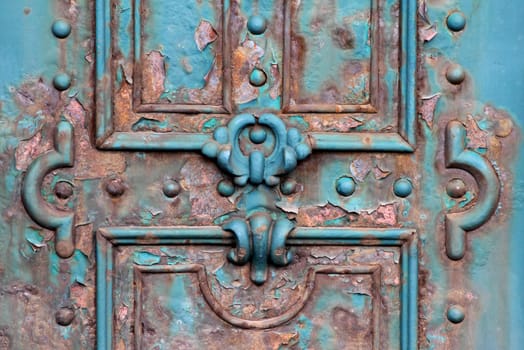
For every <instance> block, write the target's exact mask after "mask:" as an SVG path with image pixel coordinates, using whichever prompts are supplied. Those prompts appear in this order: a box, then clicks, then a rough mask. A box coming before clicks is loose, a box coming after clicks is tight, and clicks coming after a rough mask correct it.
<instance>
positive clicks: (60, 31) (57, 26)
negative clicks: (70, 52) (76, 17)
mask: <svg viewBox="0 0 524 350" xmlns="http://www.w3.org/2000/svg"><path fill="white" fill-rule="evenodd" d="M51 32H52V33H53V35H54V36H56V37H57V38H59V39H64V38H67V37H68V36H69V34H71V24H70V23H69V22H67V21H65V20H63V19H58V20H56V21H54V23H53V25H52V26H51Z"/></svg>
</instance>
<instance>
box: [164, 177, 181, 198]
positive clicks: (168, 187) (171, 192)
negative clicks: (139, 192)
mask: <svg viewBox="0 0 524 350" xmlns="http://www.w3.org/2000/svg"><path fill="white" fill-rule="evenodd" d="M181 190H182V187H180V184H179V183H178V182H177V181H175V180H167V181H166V182H164V187H163V188H162V191H163V192H164V194H165V195H166V197H169V198H174V197H176V196H178V194H179V193H180V191H181Z"/></svg>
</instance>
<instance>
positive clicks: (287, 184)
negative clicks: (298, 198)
mask: <svg viewBox="0 0 524 350" xmlns="http://www.w3.org/2000/svg"><path fill="white" fill-rule="evenodd" d="M297 186H298V184H297V182H296V181H295V180H293V179H287V180H285V181H284V182H282V183H281V184H280V191H281V192H282V194H284V195H286V196H289V195H290V194H293V193H295V192H296V191H297Z"/></svg>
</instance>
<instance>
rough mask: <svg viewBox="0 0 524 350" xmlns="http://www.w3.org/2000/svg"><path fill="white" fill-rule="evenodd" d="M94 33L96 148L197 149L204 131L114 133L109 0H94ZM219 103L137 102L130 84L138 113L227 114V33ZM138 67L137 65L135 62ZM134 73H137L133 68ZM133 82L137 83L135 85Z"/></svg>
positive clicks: (138, 2) (136, 31) (135, 30)
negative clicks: (142, 103)
mask: <svg viewBox="0 0 524 350" xmlns="http://www.w3.org/2000/svg"><path fill="white" fill-rule="evenodd" d="M141 3H142V1H141V0H135V1H134V5H133V7H134V8H133V16H134V27H133V33H134V44H135V45H134V50H135V68H136V67H137V63H138V62H139V61H140V58H141V54H142V52H141V43H140V41H141V30H140V28H141V20H140V17H141V15H140V8H141V6H142V5H141ZM95 14H96V16H95V17H96V20H95V32H96V95H95V96H96V97H95V99H96V132H95V138H96V145H97V147H98V148H100V149H116V150H142V151H152V150H166V151H167V150H182V151H189V150H199V149H200V148H201V147H202V145H203V144H204V143H205V142H206V141H207V140H208V139H209V135H207V134H199V133H196V134H188V133H169V134H154V133H147V132H141V133H135V132H115V131H114V129H113V101H112V94H113V91H112V86H113V84H112V81H111V80H112V79H113V72H112V69H111V59H112V52H113V47H112V45H113V40H112V37H111V20H112V16H113V15H114V14H113V10H112V6H111V1H110V0H96V6H95ZM222 22H223V31H224V33H226V32H227V30H228V18H227V16H226V15H225V14H223V21H222ZM223 37H224V38H223V39H224V40H223V42H222V50H223V52H224V55H223V101H224V105H223V106H211V105H162V104H146V105H140V104H137V100H138V99H137V97H136V96H137V93H136V92H137V91H140V88H139V86H138V85H137V82H138V81H140V79H136V82H135V84H134V85H133V90H134V99H133V101H134V102H133V104H134V105H135V106H134V108H135V109H136V110H137V111H138V112H144V113H147V112H171V113H173V112H176V113H227V112H229V110H230V109H231V107H230V100H231V98H230V91H231V88H230V84H231V78H230V75H231V73H230V66H231V64H230V49H229V45H230V44H229V42H228V40H227V38H228V35H227V34H225V35H223ZM138 66H139V65H138ZM134 74H137V69H135V71H134ZM135 85H137V86H135Z"/></svg>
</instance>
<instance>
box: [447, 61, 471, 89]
mask: <svg viewBox="0 0 524 350" xmlns="http://www.w3.org/2000/svg"><path fill="white" fill-rule="evenodd" d="M446 79H447V80H448V81H449V82H450V83H451V84H453V85H459V84H461V83H462V82H463V81H464V79H466V72H465V71H464V68H462V66H460V65H458V64H452V65H451V66H449V67H448V69H447V70H446Z"/></svg>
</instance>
